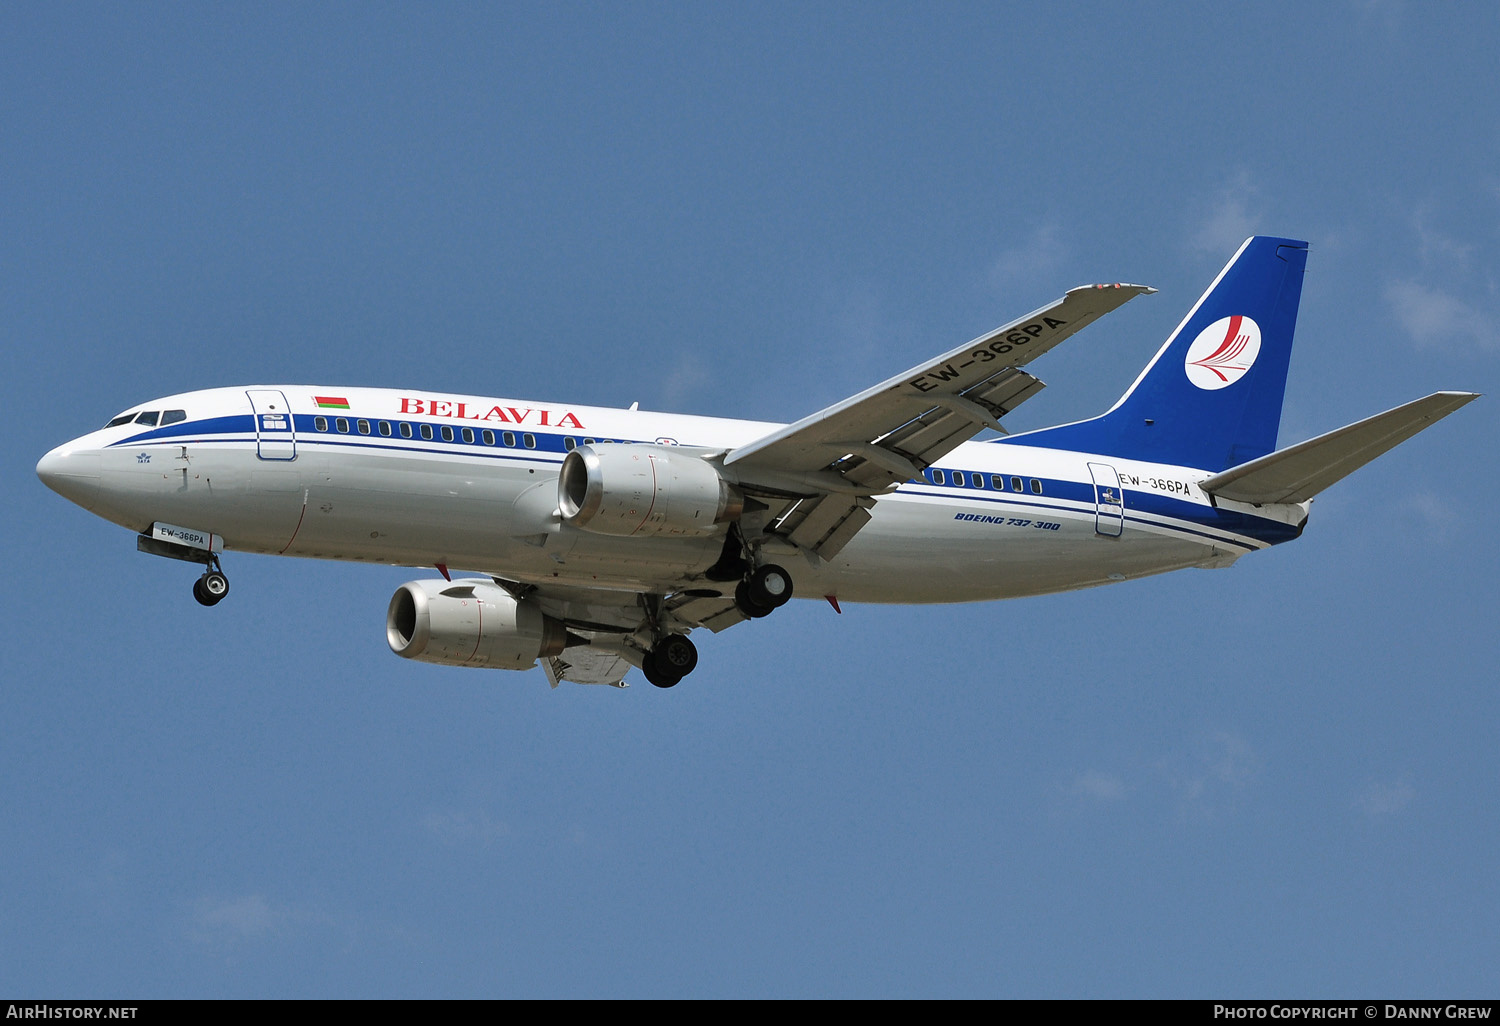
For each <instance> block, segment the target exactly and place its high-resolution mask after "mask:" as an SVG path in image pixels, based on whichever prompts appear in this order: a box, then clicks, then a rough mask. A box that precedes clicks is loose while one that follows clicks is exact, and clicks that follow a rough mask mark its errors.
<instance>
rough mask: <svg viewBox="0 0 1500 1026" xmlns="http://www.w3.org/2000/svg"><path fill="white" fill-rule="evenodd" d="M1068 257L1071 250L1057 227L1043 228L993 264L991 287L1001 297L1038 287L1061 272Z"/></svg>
mask: <svg viewBox="0 0 1500 1026" xmlns="http://www.w3.org/2000/svg"><path fill="white" fill-rule="evenodd" d="M1067 256H1068V247H1067V245H1066V243H1064V242H1063V240H1062V238H1061V232H1060V229H1059V228H1058V227H1057V226H1056V225H1051V224H1049V225H1043V226H1042V227H1040V228H1038V229H1037V230H1036V231H1034V232H1032V233H1031V236H1030V237H1029V238H1027V239H1025V240H1024V241H1022V242H1019V243H1017V244H1016V245H1015V246H1012V247H1011V248H1009V249H1006V250H1004V251H1003V252H1001V253H1000V255H999V256H997V257H996V258H995V259H994V261H993V262H991V264H990V269H989V284H990V287H991V288H992V289H994V290H995V291H996V292H997V293H1000V294H1009V293H1014V292H1017V291H1022V290H1023V289H1024V287H1025V286H1029V285H1036V284H1038V283H1039V281H1041V280H1042V279H1045V278H1050V277H1051V275H1052V272H1054V271H1057V270H1059V269H1060V268H1061V267H1062V266H1063V263H1064V261H1065V260H1066V259H1067Z"/></svg>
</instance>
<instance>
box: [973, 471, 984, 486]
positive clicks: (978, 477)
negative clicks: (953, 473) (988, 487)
mask: <svg viewBox="0 0 1500 1026" xmlns="http://www.w3.org/2000/svg"><path fill="white" fill-rule="evenodd" d="M974 487H975V488H983V487H984V475H983V474H975V475H974Z"/></svg>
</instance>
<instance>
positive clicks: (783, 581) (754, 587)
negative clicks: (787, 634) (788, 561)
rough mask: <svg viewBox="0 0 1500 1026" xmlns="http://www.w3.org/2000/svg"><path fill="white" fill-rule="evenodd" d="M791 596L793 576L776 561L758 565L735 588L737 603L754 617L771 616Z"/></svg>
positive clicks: (742, 609)
mask: <svg viewBox="0 0 1500 1026" xmlns="http://www.w3.org/2000/svg"><path fill="white" fill-rule="evenodd" d="M791 597H792V577H791V575H790V574H788V573H787V572H786V571H785V570H783V569H782V568H781V567H779V566H777V565H776V564H775V563H766V564H764V565H762V566H760V567H758V568H757V569H756V570H755V571H753V572H752V573H751V574H750V576H749V577H746V578H745V579H744V580H743V581H741V582H740V583H739V586H738V587H737V588H735V589H734V602H735V605H737V606H739V607H740V612H742V613H744V614H745V615H746V616H748V617H751V618H752V619H759V618H760V617H762V616H769V615H770V614H771V612H772V611H773V610H776V609H779V608H781V607H782V606H784V605H786V604H787V602H788V601H789V600H790V599H791Z"/></svg>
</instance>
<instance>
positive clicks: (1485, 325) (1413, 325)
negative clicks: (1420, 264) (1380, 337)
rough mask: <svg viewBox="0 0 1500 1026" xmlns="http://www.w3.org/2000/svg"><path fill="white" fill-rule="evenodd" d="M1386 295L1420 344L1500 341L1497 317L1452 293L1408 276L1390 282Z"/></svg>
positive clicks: (1492, 343)
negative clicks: (1495, 322)
mask: <svg viewBox="0 0 1500 1026" xmlns="http://www.w3.org/2000/svg"><path fill="white" fill-rule="evenodd" d="M1385 298H1386V301H1387V302H1389V303H1390V304H1391V308H1392V309H1393V310H1394V311H1395V313H1396V320H1397V321H1398V322H1399V323H1400V325H1401V327H1402V328H1404V329H1405V330H1406V332H1407V334H1409V335H1410V336H1411V337H1412V338H1413V339H1415V340H1416V341H1417V343H1418V344H1419V345H1442V344H1451V343H1454V342H1475V343H1478V344H1479V345H1482V346H1485V347H1494V346H1495V345H1496V344H1497V343H1500V334H1497V332H1496V330H1495V324H1494V319H1493V318H1492V317H1490V316H1489V315H1488V314H1486V313H1484V312H1483V311H1481V310H1480V309H1479V308H1478V307H1477V306H1475V305H1474V304H1472V303H1469V302H1466V301H1465V300H1463V299H1460V298H1459V297H1458V296H1456V295H1454V294H1452V293H1449V292H1444V291H1442V290H1440V289H1437V288H1433V287H1432V286H1430V285H1423V284H1422V283H1421V282H1419V281H1416V280H1414V279H1410V278H1407V279H1402V280H1399V281H1393V282H1391V283H1390V284H1389V285H1387V286H1386V290H1385Z"/></svg>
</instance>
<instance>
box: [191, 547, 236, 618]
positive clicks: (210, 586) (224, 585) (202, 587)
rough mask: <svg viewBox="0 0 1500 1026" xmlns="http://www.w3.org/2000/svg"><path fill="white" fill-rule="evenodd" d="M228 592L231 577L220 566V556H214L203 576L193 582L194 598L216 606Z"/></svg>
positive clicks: (202, 602) (206, 604) (203, 603)
mask: <svg viewBox="0 0 1500 1026" xmlns="http://www.w3.org/2000/svg"><path fill="white" fill-rule="evenodd" d="M228 594H229V578H228V577H226V576H224V571H223V569H222V568H221V567H220V566H219V557H218V556H214V557H213V561H212V562H211V563H209V564H208V569H207V570H205V571H204V572H203V576H202V577H200V578H198V579H197V580H196V581H194V582H193V598H195V599H197V600H198V602H199V604H201V605H205V606H216V605H218V604H219V603H220V602H222V601H223V600H224V596H225V595H228Z"/></svg>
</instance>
